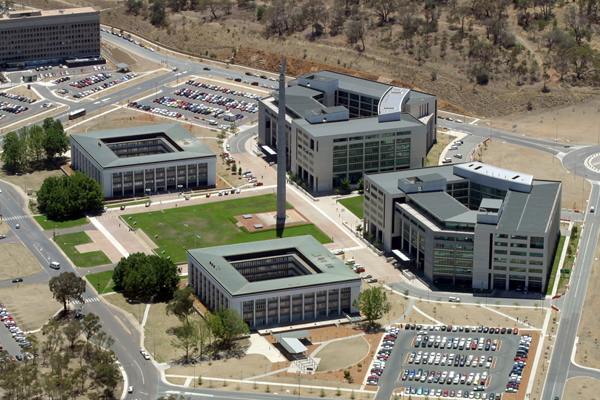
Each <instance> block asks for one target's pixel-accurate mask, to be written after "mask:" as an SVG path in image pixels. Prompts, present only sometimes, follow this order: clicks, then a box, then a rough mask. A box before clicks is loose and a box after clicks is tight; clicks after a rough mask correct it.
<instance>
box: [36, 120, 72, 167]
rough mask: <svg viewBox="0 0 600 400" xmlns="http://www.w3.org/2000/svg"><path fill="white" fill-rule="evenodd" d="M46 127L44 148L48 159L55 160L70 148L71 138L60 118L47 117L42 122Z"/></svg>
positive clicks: (44, 127)
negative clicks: (68, 136)
mask: <svg viewBox="0 0 600 400" xmlns="http://www.w3.org/2000/svg"><path fill="white" fill-rule="evenodd" d="M42 127H43V129H44V134H45V135H44V141H43V144H42V145H43V148H44V151H45V152H46V158H47V159H48V161H52V160H54V158H55V157H56V156H58V155H61V154H63V153H64V152H65V151H67V150H68V149H69V139H68V138H67V134H66V133H65V130H64V128H63V126H62V123H61V122H60V121H59V120H57V119H56V120H55V119H52V118H46V119H45V120H44V122H43V124H42Z"/></svg>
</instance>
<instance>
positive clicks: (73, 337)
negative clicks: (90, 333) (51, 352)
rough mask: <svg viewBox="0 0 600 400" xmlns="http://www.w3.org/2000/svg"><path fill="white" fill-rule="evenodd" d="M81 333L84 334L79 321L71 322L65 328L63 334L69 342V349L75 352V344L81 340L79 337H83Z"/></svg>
mask: <svg viewBox="0 0 600 400" xmlns="http://www.w3.org/2000/svg"><path fill="white" fill-rule="evenodd" d="M81 332H82V326H81V322H79V320H76V319H74V320H71V321H70V322H69V323H68V324H67V325H66V326H65V327H64V328H63V333H64V334H65V337H66V338H67V341H68V342H69V349H71V350H73V348H74V347H75V342H77V339H79V336H81Z"/></svg>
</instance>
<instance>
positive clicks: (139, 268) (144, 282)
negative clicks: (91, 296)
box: [113, 253, 179, 301]
mask: <svg viewBox="0 0 600 400" xmlns="http://www.w3.org/2000/svg"><path fill="white" fill-rule="evenodd" d="M113 281H114V283H115V289H116V290H117V291H120V292H123V295H125V297H127V298H129V299H133V300H139V301H151V300H153V301H162V300H170V299H172V298H173V293H174V292H175V290H176V289H177V285H178V283H179V276H178V275H177V267H176V266H175V264H173V262H172V261H171V260H168V259H166V258H162V257H159V256H156V255H146V254H143V253H134V254H131V255H129V257H127V258H122V259H121V261H119V263H118V264H117V266H116V267H115V269H114V271H113Z"/></svg>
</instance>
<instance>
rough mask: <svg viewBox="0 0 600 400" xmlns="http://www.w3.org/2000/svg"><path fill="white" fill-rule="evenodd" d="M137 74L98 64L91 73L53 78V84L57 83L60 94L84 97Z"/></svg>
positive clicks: (75, 97)
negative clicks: (117, 70) (109, 69)
mask: <svg viewBox="0 0 600 400" xmlns="http://www.w3.org/2000/svg"><path fill="white" fill-rule="evenodd" d="M136 76H137V75H136V74H135V73H133V72H128V73H121V72H112V71H107V70H106V69H105V66H98V67H97V69H96V70H94V71H93V72H92V73H90V74H84V75H81V74H79V75H63V76H60V77H58V78H56V79H54V80H52V84H54V85H56V86H55V89H54V91H55V92H56V93H57V94H58V95H60V96H63V97H67V98H71V99H83V98H85V97H88V96H91V95H92V94H94V93H98V92H102V91H103V90H105V89H108V88H111V87H113V86H116V85H118V84H120V83H124V82H127V81H129V80H131V79H133V78H135V77H136Z"/></svg>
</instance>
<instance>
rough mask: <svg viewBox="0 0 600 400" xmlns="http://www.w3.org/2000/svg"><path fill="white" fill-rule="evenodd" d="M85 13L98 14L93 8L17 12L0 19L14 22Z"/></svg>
mask: <svg viewBox="0 0 600 400" xmlns="http://www.w3.org/2000/svg"><path fill="white" fill-rule="evenodd" d="M87 13H98V11H96V10H95V9H94V8H93V7H74V8H61V9H56V10H38V9H34V10H18V11H11V12H9V13H8V14H4V15H3V16H2V17H1V18H0V19H11V20H15V19H20V18H39V17H55V16H59V15H74V14H87Z"/></svg>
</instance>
